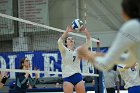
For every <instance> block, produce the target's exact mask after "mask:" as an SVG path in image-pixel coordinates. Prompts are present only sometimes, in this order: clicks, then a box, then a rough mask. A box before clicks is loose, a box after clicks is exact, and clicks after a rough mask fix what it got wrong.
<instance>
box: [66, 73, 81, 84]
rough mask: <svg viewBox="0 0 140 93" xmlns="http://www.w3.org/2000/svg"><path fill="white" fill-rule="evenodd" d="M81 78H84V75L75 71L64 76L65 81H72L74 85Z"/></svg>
mask: <svg viewBox="0 0 140 93" xmlns="http://www.w3.org/2000/svg"><path fill="white" fill-rule="evenodd" d="M81 80H83V78H82V75H81V74H80V73H75V74H73V75H71V76H69V77H66V78H63V81H64V82H65V81H66V82H70V83H72V84H73V85H74V86H75V85H76V84H77V83H79V82H80V81H81Z"/></svg>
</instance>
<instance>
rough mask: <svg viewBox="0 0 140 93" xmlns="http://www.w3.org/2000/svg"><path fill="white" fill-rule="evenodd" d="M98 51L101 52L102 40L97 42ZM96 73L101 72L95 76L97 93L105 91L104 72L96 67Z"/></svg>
mask: <svg viewBox="0 0 140 93" xmlns="http://www.w3.org/2000/svg"><path fill="white" fill-rule="evenodd" d="M98 40H99V38H98ZM96 44H97V49H96V51H97V52H100V42H97V43H96ZM94 71H95V74H99V77H95V85H96V86H95V87H96V88H95V93H103V92H104V86H103V85H104V84H103V72H101V71H99V70H98V69H96V68H95V70H94Z"/></svg>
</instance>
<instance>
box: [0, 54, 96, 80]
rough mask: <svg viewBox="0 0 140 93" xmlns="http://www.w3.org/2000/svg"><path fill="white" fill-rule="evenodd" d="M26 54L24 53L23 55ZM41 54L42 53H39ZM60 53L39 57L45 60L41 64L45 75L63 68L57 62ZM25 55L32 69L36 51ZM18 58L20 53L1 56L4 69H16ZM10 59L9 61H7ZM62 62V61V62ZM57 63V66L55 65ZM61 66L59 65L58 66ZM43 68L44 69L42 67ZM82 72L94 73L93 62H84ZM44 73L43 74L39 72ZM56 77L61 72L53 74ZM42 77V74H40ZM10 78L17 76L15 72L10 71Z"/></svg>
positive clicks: (47, 75)
mask: <svg viewBox="0 0 140 93" xmlns="http://www.w3.org/2000/svg"><path fill="white" fill-rule="evenodd" d="M22 56H24V55H22ZM39 56H40V54H39ZM59 56H60V55H59V54H58V53H41V57H39V58H40V59H41V60H44V64H43V62H41V63H42V64H41V65H40V66H41V67H43V68H44V71H45V73H44V77H50V76H52V75H50V74H48V73H47V72H49V71H52V72H55V73H57V72H59V70H60V69H61V68H62V64H56V63H59V61H61V60H60V59H59ZM25 57H27V58H28V59H29V60H30V63H31V65H30V66H31V68H30V70H32V68H33V67H32V64H33V59H34V58H35V59H36V56H35V55H34V53H30V54H25ZM7 58H8V59H7ZM16 58H18V55H15V54H13V55H11V54H9V55H8V54H7V57H5V56H0V64H1V67H0V68H2V69H6V68H9V69H15V68H16V66H17V63H16ZM6 61H8V62H6ZM60 63H61V62H60ZM55 64H56V66H55ZM57 66H59V67H57ZM42 70H43V69H42ZM81 72H82V73H90V72H92V73H94V67H93V65H92V64H90V63H88V62H82V71H81ZM30 74H31V76H33V74H32V73H30ZM39 75H42V74H39ZM53 76H54V77H58V76H59V74H55V75H53ZM39 77H40V76H39ZM10 78H15V72H10Z"/></svg>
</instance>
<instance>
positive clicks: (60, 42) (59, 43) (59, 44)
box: [58, 26, 73, 53]
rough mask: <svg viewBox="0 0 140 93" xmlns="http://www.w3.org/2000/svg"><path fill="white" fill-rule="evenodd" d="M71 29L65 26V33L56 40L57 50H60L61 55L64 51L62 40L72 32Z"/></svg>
mask: <svg viewBox="0 0 140 93" xmlns="http://www.w3.org/2000/svg"><path fill="white" fill-rule="evenodd" d="M72 31H73V30H72V28H71V26H67V29H66V31H65V32H64V33H63V34H62V36H61V37H60V38H59V40H58V48H59V50H60V52H61V53H63V52H64V51H65V49H64V44H63V40H64V39H65V37H66V36H67V35H68V33H69V32H72Z"/></svg>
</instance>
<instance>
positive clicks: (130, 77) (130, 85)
mask: <svg viewBox="0 0 140 93" xmlns="http://www.w3.org/2000/svg"><path fill="white" fill-rule="evenodd" d="M117 70H118V71H119V72H120V75H121V78H122V79H123V80H124V81H125V86H124V88H125V89H128V93H140V76H139V64H138V63H135V64H134V65H132V66H127V65H124V64H118V66H117Z"/></svg>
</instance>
